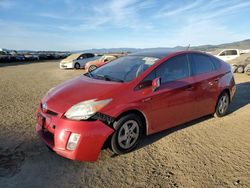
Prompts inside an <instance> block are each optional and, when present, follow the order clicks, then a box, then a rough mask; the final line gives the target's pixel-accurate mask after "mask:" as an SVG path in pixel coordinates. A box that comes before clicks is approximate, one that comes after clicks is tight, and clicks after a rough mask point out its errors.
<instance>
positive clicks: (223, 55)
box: [215, 49, 241, 62]
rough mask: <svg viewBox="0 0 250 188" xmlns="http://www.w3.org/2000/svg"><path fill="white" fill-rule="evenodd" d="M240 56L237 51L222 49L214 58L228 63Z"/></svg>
mask: <svg viewBox="0 0 250 188" xmlns="http://www.w3.org/2000/svg"><path fill="white" fill-rule="evenodd" d="M240 55H241V52H240V50H238V49H224V50H222V51H221V52H220V53H219V54H217V55H215V56H216V57H218V58H219V59H221V60H223V61H226V62H228V61H231V60H233V59H236V58H237V57H239V56H240Z"/></svg>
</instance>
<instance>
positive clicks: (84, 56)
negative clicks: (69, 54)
mask: <svg viewBox="0 0 250 188" xmlns="http://www.w3.org/2000/svg"><path fill="white" fill-rule="evenodd" d="M85 58H86V55H85V54H82V55H80V56H79V57H78V59H85Z"/></svg>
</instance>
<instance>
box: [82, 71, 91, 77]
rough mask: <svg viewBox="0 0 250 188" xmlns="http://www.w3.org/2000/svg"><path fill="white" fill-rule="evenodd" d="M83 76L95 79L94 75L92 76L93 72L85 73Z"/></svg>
mask: <svg viewBox="0 0 250 188" xmlns="http://www.w3.org/2000/svg"><path fill="white" fill-rule="evenodd" d="M83 75H85V76H88V77H90V78H93V74H91V72H87V73H85V74H83Z"/></svg>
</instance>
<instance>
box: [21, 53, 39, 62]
mask: <svg viewBox="0 0 250 188" xmlns="http://www.w3.org/2000/svg"><path fill="white" fill-rule="evenodd" d="M24 57H25V59H26V60H28V61H38V60H39V59H40V57H39V55H35V54H25V55H24Z"/></svg>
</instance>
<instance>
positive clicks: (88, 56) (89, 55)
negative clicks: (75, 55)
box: [86, 54, 95, 58]
mask: <svg viewBox="0 0 250 188" xmlns="http://www.w3.org/2000/svg"><path fill="white" fill-rule="evenodd" d="M86 56H87V58H91V57H95V55H94V54H86Z"/></svg>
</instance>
